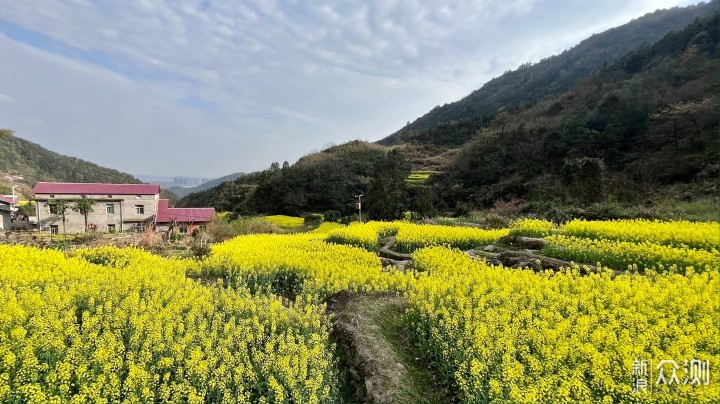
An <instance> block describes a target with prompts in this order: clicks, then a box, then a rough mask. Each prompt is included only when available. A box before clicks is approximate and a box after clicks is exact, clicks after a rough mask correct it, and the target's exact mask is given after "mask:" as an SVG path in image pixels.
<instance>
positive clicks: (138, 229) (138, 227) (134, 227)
mask: <svg viewBox="0 0 720 404" xmlns="http://www.w3.org/2000/svg"><path fill="white" fill-rule="evenodd" d="M130 231H134V232H136V233H140V232H142V226H141V225H140V223H135V224H133V225H132V227H130Z"/></svg>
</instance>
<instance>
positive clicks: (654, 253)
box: [545, 235, 720, 273]
mask: <svg viewBox="0 0 720 404" xmlns="http://www.w3.org/2000/svg"><path fill="white" fill-rule="evenodd" d="M546 240H547V242H548V244H547V246H546V248H545V253H546V254H547V255H550V256H553V257H557V258H562V259H566V260H572V261H575V262H579V263H585V264H595V263H601V264H603V265H605V266H608V267H611V268H614V269H619V270H626V269H637V270H640V271H645V270H650V269H651V270H653V271H656V272H664V271H668V270H672V271H675V272H681V273H686V272H693V271H694V272H707V271H717V270H718V263H719V262H720V255H718V251H717V250H711V251H707V250H698V249H694V248H688V247H682V248H675V247H670V246H666V245H662V244H657V243H653V242H650V241H644V242H638V243H634V242H628V241H614V240H605V239H588V238H580V237H569V236H562V235H555V236H550V237H547V238H546Z"/></svg>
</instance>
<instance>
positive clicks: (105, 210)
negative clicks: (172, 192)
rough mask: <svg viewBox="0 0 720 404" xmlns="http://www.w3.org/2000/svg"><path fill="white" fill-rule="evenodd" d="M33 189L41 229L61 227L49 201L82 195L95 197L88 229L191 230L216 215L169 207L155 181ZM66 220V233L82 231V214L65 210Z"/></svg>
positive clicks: (46, 185) (43, 184)
mask: <svg viewBox="0 0 720 404" xmlns="http://www.w3.org/2000/svg"><path fill="white" fill-rule="evenodd" d="M33 192H34V193H35V202H36V211H37V222H38V228H39V229H40V230H43V231H51V232H61V231H62V217H61V216H60V215H59V214H58V213H59V212H57V210H56V209H55V207H54V206H53V205H52V203H50V201H52V200H66V201H68V202H69V204H70V205H72V204H74V202H75V201H77V200H78V199H81V198H82V197H83V196H84V197H86V198H89V199H92V200H94V201H95V205H94V206H93V212H91V213H90V214H89V215H88V228H89V230H91V231H98V232H115V231H141V230H142V229H145V228H148V227H151V228H156V226H157V227H161V228H163V227H164V228H165V229H167V228H168V227H169V226H170V225H171V224H173V225H174V226H176V227H175V231H178V232H180V233H190V232H192V231H193V230H195V229H196V228H198V227H200V226H204V225H205V224H206V223H208V222H210V221H212V220H213V219H214V218H215V209H213V208H170V207H169V201H168V200H167V199H160V185H157V184H86V183H59V182H40V183H38V184H37V185H36V186H35V188H33ZM65 220H66V221H65V228H66V231H67V232H68V233H82V232H84V231H85V228H84V227H85V219H84V217H83V215H82V214H80V213H78V212H74V211H72V210H68V211H67V212H66V213H65Z"/></svg>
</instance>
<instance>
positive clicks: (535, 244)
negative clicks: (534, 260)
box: [505, 236, 545, 250]
mask: <svg viewBox="0 0 720 404" xmlns="http://www.w3.org/2000/svg"><path fill="white" fill-rule="evenodd" d="M505 240H506V241H507V242H508V243H509V244H510V245H512V246H515V247H520V248H527V249H531V250H542V249H543V248H545V240H544V239H542V238H535V237H524V236H509V237H507V238H506V239H505Z"/></svg>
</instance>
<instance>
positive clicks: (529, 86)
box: [378, 1, 718, 146]
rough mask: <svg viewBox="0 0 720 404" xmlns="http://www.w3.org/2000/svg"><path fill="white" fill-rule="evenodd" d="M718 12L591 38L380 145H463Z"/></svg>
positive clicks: (686, 14)
mask: <svg viewBox="0 0 720 404" xmlns="http://www.w3.org/2000/svg"><path fill="white" fill-rule="evenodd" d="M717 9H718V1H712V2H710V3H707V4H704V3H703V4H701V5H697V6H690V7H685V8H678V7H675V8H671V9H667V10H658V11H655V12H654V13H650V14H647V15H645V16H643V17H640V18H637V19H635V20H633V21H631V22H629V23H627V24H625V25H622V26H620V27H616V28H612V29H609V30H607V31H605V32H602V33H600V34H596V35H593V36H591V37H589V38H587V39H585V40H583V41H582V42H580V43H579V44H578V45H576V46H574V47H573V48H571V49H569V50H566V51H565V52H563V53H561V54H559V55H555V56H551V57H549V58H546V59H543V60H541V61H540V62H538V63H535V64H532V65H523V66H520V67H519V68H518V69H517V70H514V71H509V72H506V73H505V74H503V75H502V76H500V77H497V78H494V79H492V80H490V81H488V82H487V83H485V85H483V86H482V87H481V88H480V89H478V90H476V91H473V92H472V93H471V94H469V95H468V96H466V97H464V98H463V99H462V100H460V101H457V102H453V103H449V104H445V105H442V106H440V105H438V106H437V107H435V108H434V109H433V110H431V111H429V112H428V113H427V114H425V115H423V116H421V117H420V118H417V119H416V120H415V121H413V122H411V123H409V124H408V125H406V126H405V127H403V128H402V129H400V130H399V131H397V132H395V133H394V134H392V135H390V136H388V137H386V138H384V139H382V140H380V141H378V143H379V144H383V145H397V144H403V143H419V144H431V145H443V146H458V145H461V144H463V143H465V142H466V141H468V140H470V138H472V136H473V135H474V134H475V132H476V131H477V130H478V129H479V128H481V127H484V126H487V124H488V122H489V121H490V119H491V118H492V117H493V116H494V115H495V113H496V112H497V111H498V110H499V109H500V108H506V109H515V108H518V107H522V106H528V105H532V104H534V103H535V102H537V101H538V100H540V99H542V98H544V97H546V96H548V95H553V94H560V93H562V92H563V91H566V90H568V89H570V88H572V87H573V86H575V85H576V84H577V83H579V82H580V81H581V80H583V79H585V78H587V77H589V76H590V75H591V74H593V73H594V72H598V71H599V70H601V69H602V68H603V67H604V66H606V65H609V64H612V63H614V62H615V61H616V60H618V59H619V58H621V57H623V56H624V55H625V54H627V53H628V52H630V51H632V50H634V49H635V48H637V47H639V46H640V45H642V44H652V43H654V42H656V41H658V40H659V39H660V38H662V37H663V36H665V35H666V34H667V33H668V32H671V31H677V30H681V29H683V28H684V27H685V26H687V25H688V24H690V23H691V22H692V21H693V20H695V19H696V18H699V17H704V16H708V15H710V14H712V13H713V12H715V11H716V10H717Z"/></svg>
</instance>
